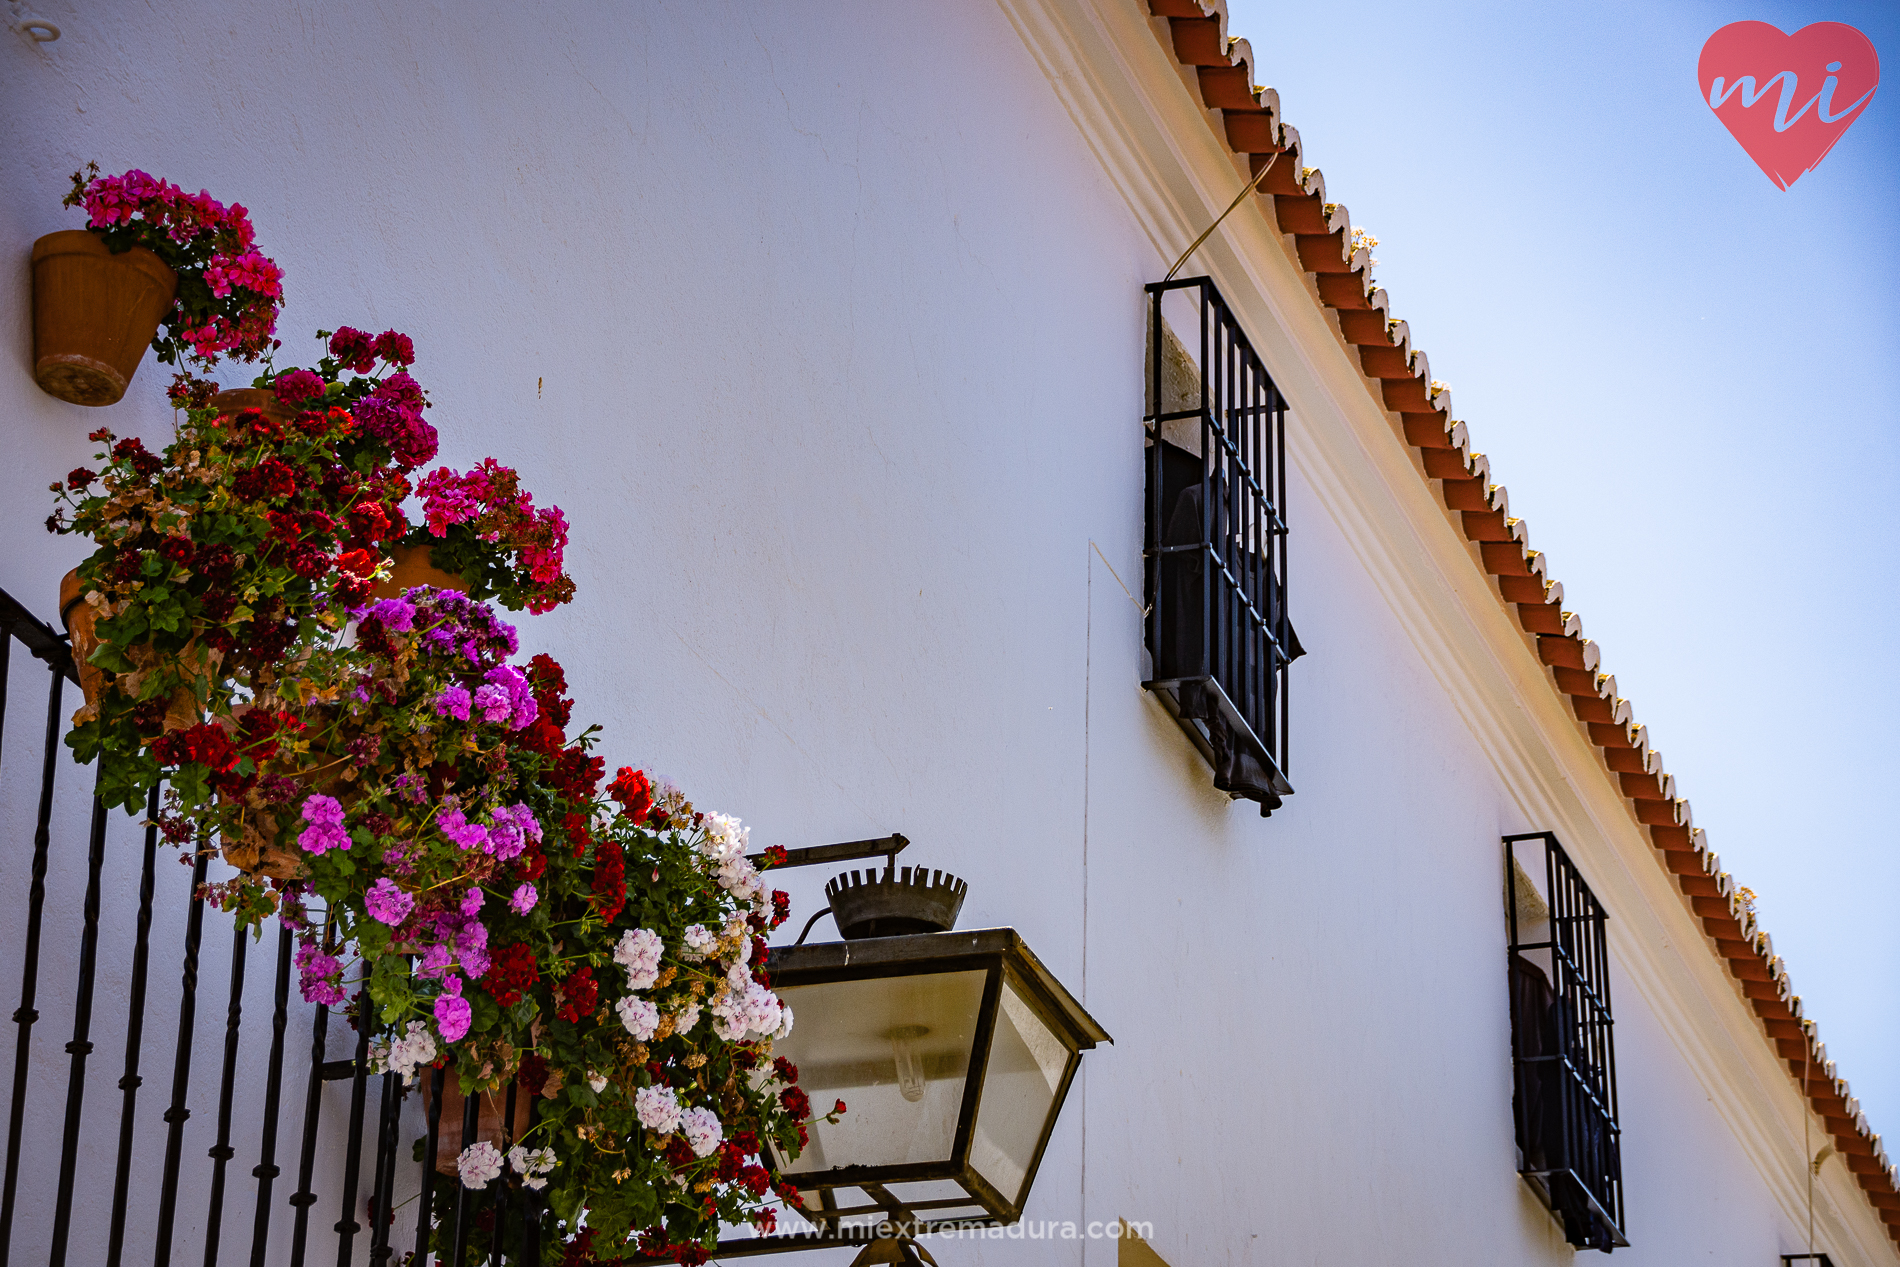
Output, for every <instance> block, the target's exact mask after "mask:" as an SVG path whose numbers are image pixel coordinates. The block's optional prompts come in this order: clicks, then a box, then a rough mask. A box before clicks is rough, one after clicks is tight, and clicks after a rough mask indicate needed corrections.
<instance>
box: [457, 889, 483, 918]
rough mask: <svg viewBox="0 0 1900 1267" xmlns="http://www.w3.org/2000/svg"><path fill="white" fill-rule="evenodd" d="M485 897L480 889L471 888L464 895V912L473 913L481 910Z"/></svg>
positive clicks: (465, 913) (466, 913)
mask: <svg viewBox="0 0 1900 1267" xmlns="http://www.w3.org/2000/svg"><path fill="white" fill-rule="evenodd" d="M484 897H485V895H484V894H483V893H482V891H481V890H480V889H470V890H469V891H468V892H467V893H465V894H464V895H463V896H462V914H464V915H473V914H475V912H477V911H479V910H481V909H482V901H483V898H484Z"/></svg>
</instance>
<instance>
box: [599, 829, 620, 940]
mask: <svg viewBox="0 0 1900 1267" xmlns="http://www.w3.org/2000/svg"><path fill="white" fill-rule="evenodd" d="M593 888H594V907H595V909H596V910H598V911H599V912H600V917H601V919H603V920H605V921H606V922H607V923H609V924H611V923H613V922H614V920H615V919H616V918H617V917H618V916H619V914H620V912H621V911H623V910H625V909H626V907H627V863H626V858H625V856H624V855H623V854H622V853H621V852H620V846H619V845H618V844H617V843H615V842H614V841H611V840H603V841H600V842H599V843H598V844H596V845H595V846H594V883H593Z"/></svg>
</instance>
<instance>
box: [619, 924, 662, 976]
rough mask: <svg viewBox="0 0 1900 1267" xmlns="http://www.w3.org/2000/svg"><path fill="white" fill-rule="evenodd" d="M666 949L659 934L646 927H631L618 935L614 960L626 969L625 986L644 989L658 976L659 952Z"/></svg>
mask: <svg viewBox="0 0 1900 1267" xmlns="http://www.w3.org/2000/svg"><path fill="white" fill-rule="evenodd" d="M665 949H666V945H665V943H664V942H662V941H661V940H660V935H659V934H658V933H656V932H654V931H653V930H652V929H648V928H635V929H631V930H629V931H627V932H625V933H622V934H621V935H620V942H619V944H618V945H616V946H615V947H614V962H615V963H617V964H619V965H620V966H621V967H623V968H625V969H626V970H627V988H628V989H629V990H644V989H646V988H647V987H648V986H650V985H652V984H653V983H654V982H655V981H657V980H659V977H660V954H661V952H662V951H663V950H665Z"/></svg>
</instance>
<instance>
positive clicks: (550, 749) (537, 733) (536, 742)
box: [521, 716, 567, 757]
mask: <svg viewBox="0 0 1900 1267" xmlns="http://www.w3.org/2000/svg"><path fill="white" fill-rule="evenodd" d="M566 743H567V736H566V735H564V734H562V733H561V728H560V727H559V726H556V725H555V724H554V723H552V722H550V721H549V720H548V719H547V718H546V717H545V716H537V717H536V718H535V719H534V721H533V723H531V724H530V725H529V726H528V728H527V729H526V730H524V731H522V732H521V746H522V747H524V748H526V749H527V750H528V751H529V752H538V753H540V754H541V755H542V756H544V757H558V756H559V755H560V753H561V748H562V747H563V746H564V745H565V744H566Z"/></svg>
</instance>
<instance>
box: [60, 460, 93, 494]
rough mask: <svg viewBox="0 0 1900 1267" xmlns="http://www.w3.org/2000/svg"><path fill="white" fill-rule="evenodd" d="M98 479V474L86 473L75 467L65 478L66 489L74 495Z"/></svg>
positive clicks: (84, 469) (82, 468)
mask: <svg viewBox="0 0 1900 1267" xmlns="http://www.w3.org/2000/svg"><path fill="white" fill-rule="evenodd" d="M98 478H99V472H97V471H88V470H87V469H86V468H85V467H83V466H75V467H74V468H73V469H72V470H71V471H70V472H69V473H68V474H67V476H66V487H67V488H68V489H70V490H72V491H73V492H75V493H76V492H78V491H79V490H80V489H82V488H84V487H85V486H86V485H88V484H90V483H92V482H93V481H94V480H96V479H98Z"/></svg>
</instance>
